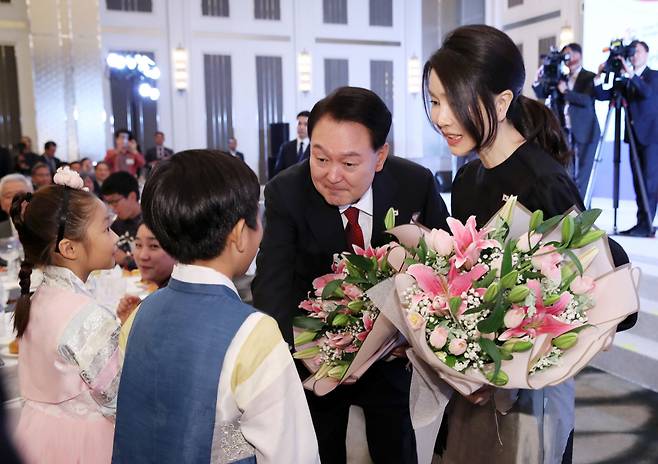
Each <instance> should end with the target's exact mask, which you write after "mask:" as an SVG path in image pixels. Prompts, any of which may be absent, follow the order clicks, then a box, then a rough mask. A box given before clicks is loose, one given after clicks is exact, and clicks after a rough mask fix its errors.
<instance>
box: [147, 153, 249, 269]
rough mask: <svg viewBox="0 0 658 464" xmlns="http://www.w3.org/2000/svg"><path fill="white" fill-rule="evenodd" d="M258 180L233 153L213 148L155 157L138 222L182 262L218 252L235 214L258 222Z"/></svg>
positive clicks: (247, 221) (237, 218)
mask: <svg viewBox="0 0 658 464" xmlns="http://www.w3.org/2000/svg"><path fill="white" fill-rule="evenodd" d="M259 197H260V186H259V184H258V178H257V177H256V174H254V172H253V171H252V170H251V169H250V168H249V166H247V165H246V164H245V163H244V162H242V161H241V160H240V159H238V158H234V157H233V156H231V155H229V154H228V153H226V152H223V151H218V150H186V151H182V152H180V153H177V154H176V155H174V156H172V157H171V158H169V159H168V160H166V161H161V162H160V163H158V165H157V167H156V168H155V169H154V171H153V173H152V174H151V177H149V179H148V180H147V181H146V185H145V186H144V192H143V198H142V214H143V217H144V223H145V224H146V225H147V227H148V228H149V229H151V231H152V232H153V235H155V238H157V239H158V241H159V242H160V246H162V248H163V249H164V250H165V251H166V252H167V253H169V254H170V255H171V256H173V257H174V258H175V259H177V260H178V261H179V262H181V263H183V264H189V263H192V262H194V261H197V260H210V259H214V258H216V257H217V256H219V255H221V254H222V252H223V251H224V248H225V247H226V239H227V237H228V235H229V234H230V233H231V230H233V227H235V225H236V224H237V223H238V221H239V220H240V219H244V220H245V222H246V223H247V226H249V227H250V228H251V229H256V228H257V227H258V199H259Z"/></svg>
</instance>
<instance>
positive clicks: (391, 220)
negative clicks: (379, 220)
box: [384, 208, 395, 230]
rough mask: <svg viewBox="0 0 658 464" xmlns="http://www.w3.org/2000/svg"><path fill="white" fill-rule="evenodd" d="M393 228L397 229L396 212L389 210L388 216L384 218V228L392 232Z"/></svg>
mask: <svg viewBox="0 0 658 464" xmlns="http://www.w3.org/2000/svg"><path fill="white" fill-rule="evenodd" d="M393 227H395V210H394V209H393V208H389V209H388V211H387V212H386V216H384V228H385V229H386V230H390V229H392V228H393Z"/></svg>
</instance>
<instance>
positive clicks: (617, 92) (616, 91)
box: [584, 75, 653, 235]
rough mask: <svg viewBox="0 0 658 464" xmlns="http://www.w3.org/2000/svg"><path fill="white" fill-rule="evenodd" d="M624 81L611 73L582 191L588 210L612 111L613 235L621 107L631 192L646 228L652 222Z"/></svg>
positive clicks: (619, 152) (617, 194)
mask: <svg viewBox="0 0 658 464" xmlns="http://www.w3.org/2000/svg"><path fill="white" fill-rule="evenodd" d="M628 82H629V81H628V80H626V79H623V80H622V79H619V77H618V76H617V75H615V80H614V81H613V85H612V97H611V98H610V106H609V107H608V114H607V115H606V117H605V124H604V126H603V132H601V137H600V138H599V143H598V145H597V147H596V153H595V155H594V163H593V165H592V171H591V172H590V176H589V181H588V182H587V190H586V191H585V198H584V200H585V207H586V208H587V209H589V208H590V207H591V203H592V194H593V193H594V184H595V182H596V175H597V171H598V167H599V164H600V163H601V162H602V161H603V154H602V147H603V141H604V140H605V136H606V134H607V133H608V130H609V125H610V119H611V118H610V117H611V115H612V113H613V112H614V113H615V139H614V152H613V184H612V207H613V209H614V222H613V229H612V234H613V235H616V234H617V233H618V231H617V210H618V209H619V172H620V165H621V110H622V108H623V109H624V115H625V122H626V131H627V135H628V142H629V144H628V147H629V154H630V161H631V163H632V167H633V171H634V175H635V176H637V179H636V180H637V185H638V187H639V192H635V194H636V195H637V194H639V195H640V201H641V203H642V205H643V206H644V211H645V213H646V215H647V221H648V224H649V227H651V223H652V222H653V218H652V217H650V213H649V197H648V196H647V188H646V185H645V184H644V176H643V173H642V166H641V165H640V159H639V157H638V154H637V144H636V141H635V134H634V133H633V118H632V114H631V112H630V107H629V105H628V101H627V99H626V97H625V96H624V92H625V91H626V90H627V87H628Z"/></svg>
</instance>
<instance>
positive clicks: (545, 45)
mask: <svg viewBox="0 0 658 464" xmlns="http://www.w3.org/2000/svg"><path fill="white" fill-rule="evenodd" d="M555 43H556V39H555V36H553V37H545V38H543V39H539V47H538V48H539V58H538V60H539V66H541V64H542V61H543V58H542V55H544V56H545V55H547V54H548V52H550V51H551V47H555Z"/></svg>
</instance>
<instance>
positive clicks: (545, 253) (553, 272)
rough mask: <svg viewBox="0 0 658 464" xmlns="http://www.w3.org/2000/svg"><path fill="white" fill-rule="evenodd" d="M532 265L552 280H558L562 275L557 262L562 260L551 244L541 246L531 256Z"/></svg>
mask: <svg viewBox="0 0 658 464" xmlns="http://www.w3.org/2000/svg"><path fill="white" fill-rule="evenodd" d="M531 261H532V267H534V268H535V269H537V270H538V271H539V272H541V273H542V274H544V275H545V276H546V277H548V278H549V279H550V280H552V281H554V282H560V280H561V279H562V275H561V272H560V268H559V267H558V264H560V263H561V262H562V255H560V253H557V252H556V251H555V247H554V246H553V245H546V246H543V247H541V248H540V249H539V250H537V252H536V253H535V254H534V255H533V256H532V260H531Z"/></svg>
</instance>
